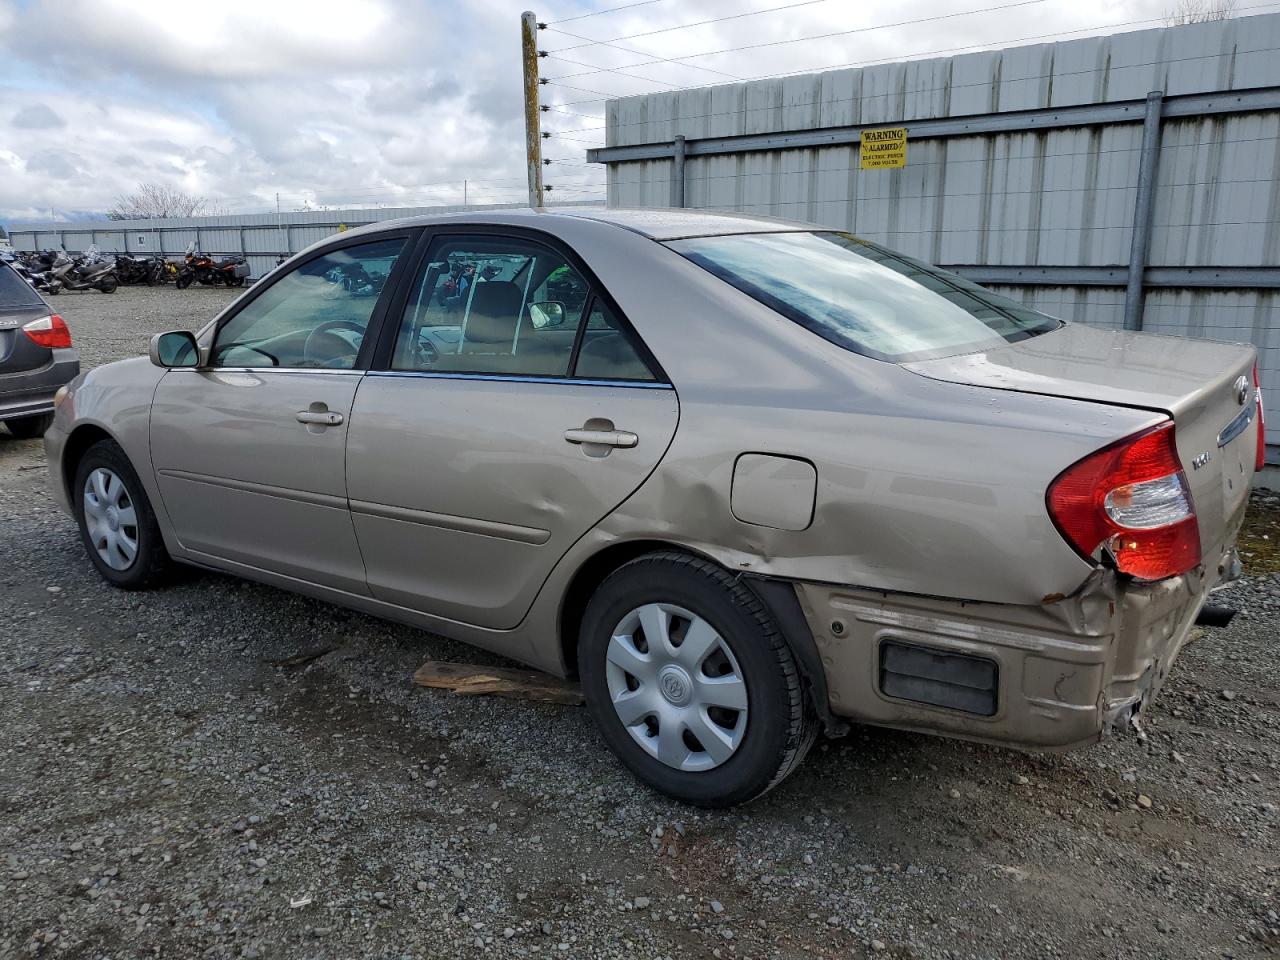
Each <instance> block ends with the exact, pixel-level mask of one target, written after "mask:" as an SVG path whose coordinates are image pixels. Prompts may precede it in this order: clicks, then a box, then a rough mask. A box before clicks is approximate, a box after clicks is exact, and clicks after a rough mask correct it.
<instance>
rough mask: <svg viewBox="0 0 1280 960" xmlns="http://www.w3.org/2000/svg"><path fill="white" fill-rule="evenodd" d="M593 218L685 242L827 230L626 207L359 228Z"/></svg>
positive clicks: (498, 213) (429, 218)
mask: <svg viewBox="0 0 1280 960" xmlns="http://www.w3.org/2000/svg"><path fill="white" fill-rule="evenodd" d="M566 219H572V220H593V221H596V222H598V223H607V224H611V225H613V226H616V227H619V228H621V229H623V230H629V231H630V232H632V233H638V234H640V235H641V236H645V237H648V238H649V239H651V240H659V241H665V240H680V239H684V238H687V237H714V236H724V235H727V234H735V233H781V232H787V231H797V230H815V229H824V228H822V227H817V226H815V225H813V224H806V223H799V222H796V221H794V220H779V219H775V218H773V217H748V216H743V215H742V214H737V213H719V212H715V211H711V210H677V209H628V208H622V207H614V208H610V207H544V208H542V209H538V210H534V209H532V208H530V209H514V210H513V209H506V210H494V211H480V210H469V211H462V212H458V213H442V214H428V215H424V216H419V217H405V218H403V219H399V220H386V221H381V222H378V223H372V224H369V225H368V226H365V227H361V228H359V231H360V232H361V233H367V232H372V231H374V230H380V229H386V228H387V227H396V226H410V227H420V226H431V225H434V224H447V223H475V224H486V223H487V224H494V225H503V226H528V227H535V228H540V229H544V230H547V229H550V230H551V231H552V232H555V226H554V224H555V222H556V221H564V220H566Z"/></svg>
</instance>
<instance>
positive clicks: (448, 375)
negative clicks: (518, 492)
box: [268, 368, 675, 390]
mask: <svg viewBox="0 0 1280 960" xmlns="http://www.w3.org/2000/svg"><path fill="white" fill-rule="evenodd" d="M268 369H272V368H268ZM365 376H366V377H418V378H421V379H424V380H487V381H491V382H497V383H554V384H560V385H563V386H571V387H638V388H639V389H641V390H674V389H675V387H673V386H672V385H671V384H669V383H657V382H652V381H649V380H587V379H578V378H576V377H529V376H520V375H517V374H502V373H452V372H441V371H429V370H370V371H369V372H368V373H366V374H365Z"/></svg>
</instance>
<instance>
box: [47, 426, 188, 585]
mask: <svg viewBox="0 0 1280 960" xmlns="http://www.w3.org/2000/svg"><path fill="white" fill-rule="evenodd" d="M71 502H72V506H73V508H74V510H75V516H76V523H77V524H78V525H79V527H80V540H81V542H83V543H84V548H85V550H86V551H87V552H88V554H89V560H90V561H92V563H93V565H94V566H95V567H97V568H98V573H100V574H102V577H103V579H104V580H106V581H107V582H108V583H110V584H112V585H113V586H117V587H120V588H121V589H123V590H141V589H145V588H147V587H152V586H155V585H157V584H159V583H161V582H163V581H164V580H165V579H166V578H167V577H168V575H169V574H170V572H171V570H172V567H173V561H172V560H171V559H170V558H169V553H168V551H167V550H166V549H165V546H164V539H163V538H162V537H161V535H160V525H159V523H158V522H157V521H156V515H155V511H153V510H152V509H151V501H150V500H148V499H147V492H146V490H145V489H143V486H142V481H141V480H139V479H138V474H137V473H136V472H135V471H134V469H133V465H132V464H131V463H129V458H128V457H127V456H125V452H124V451H123V450H122V449H121V448H120V447H119V445H118V444H116V443H115V441H113V440H100V441H98V442H97V443H95V444H94V445H93V446H92V447H90V448H89V449H88V450H87V451H86V452H85V455H84V457H83V458H82V459H81V460H80V463H79V464H78V465H77V466H76V476H75V481H74V484H73V486H72V489H71Z"/></svg>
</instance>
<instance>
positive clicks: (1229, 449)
mask: <svg viewBox="0 0 1280 960" xmlns="http://www.w3.org/2000/svg"><path fill="white" fill-rule="evenodd" d="M1255 357H1256V351H1255V350H1254V348H1253V347H1252V346H1249V345H1248V344H1235V343H1220V342H1215V341H1206V340H1190V339H1186V338H1183V337H1165V336H1153V335H1151V334H1141V333H1131V332H1127V331H1117V330H1104V329H1099V328H1096V327H1089V326H1086V325H1084V324H1077V323H1072V324H1066V325H1064V326H1063V327H1061V328H1060V329H1058V330H1056V331H1053V332H1051V333H1046V334H1043V335H1041V336H1038V337H1032V338H1029V339H1027V340H1022V341H1018V342H1015V343H1010V344H1007V345H1004V346H1001V347H997V348H995V349H992V350H987V351H984V352H980V353H970V354H963V355H960V356H954V357H943V358H939V359H934V360H923V361H918V362H915V363H908V364H904V366H905V367H906V368H907V369H909V370H912V371H914V372H915V373H918V374H921V375H923V376H927V377H931V378H933V379H937V380H946V381H950V382H953V383H964V384H969V385H973V386H981V387H993V388H996V389H1001V390H1013V391H1017V392H1019V393H1033V394H1042V395H1044V396H1050V397H1064V398H1068V399H1073V400H1084V401H1088V402H1091V403H1101V404H1109V405H1113V406H1123V407H1133V408H1138V409H1144V410H1154V411H1159V412H1162V413H1166V414H1168V415H1169V416H1170V417H1172V418H1173V421H1174V425H1175V435H1176V440H1177V447H1178V456H1179V459H1180V460H1181V461H1182V466H1183V469H1184V471H1185V472H1186V476H1187V482H1188V484H1189V486H1190V488H1191V494H1192V498H1193V500H1194V502H1195V508H1196V516H1197V518H1198V520H1199V527H1200V542H1201V546H1202V548H1203V558H1204V559H1205V560H1206V562H1210V561H1212V562H1214V563H1216V562H1217V558H1218V556H1219V555H1220V553H1221V550H1222V547H1223V545H1224V544H1226V543H1227V542H1228V541H1229V540H1231V539H1232V538H1234V536H1235V533H1236V531H1237V529H1238V528H1239V525H1240V522H1241V521H1242V519H1243V517H1244V510H1245V507H1246V506H1247V503H1248V496H1249V487H1250V483H1251V480H1252V475H1253V470H1254V459H1255V455H1256V449H1257V429H1258V425H1257V417H1256V407H1255V403H1254V388H1253V382H1252V376H1251V372H1252V368H1253V363H1254V360H1255ZM1241 383H1243V384H1244V389H1243V392H1242V391H1241V389H1240V386H1241ZM1241 427H1243V429H1240V428H1241ZM1063 466H1064V467H1065V466H1066V464H1064V465H1063Z"/></svg>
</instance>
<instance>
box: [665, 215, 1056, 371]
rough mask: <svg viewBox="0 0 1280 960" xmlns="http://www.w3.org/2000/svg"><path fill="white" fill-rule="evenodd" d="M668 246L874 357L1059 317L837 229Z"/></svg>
mask: <svg viewBox="0 0 1280 960" xmlns="http://www.w3.org/2000/svg"><path fill="white" fill-rule="evenodd" d="M668 246H670V247H671V248H672V249H673V250H675V251H677V252H678V253H680V254H682V255H684V256H685V257H687V258H688V259H690V260H692V261H693V262H694V263H696V264H698V266H700V267H703V268H704V269H706V270H709V271H710V272H711V273H713V274H715V275H716V276H717V277H719V278H721V279H722V280H725V281H726V282H728V283H730V284H732V285H733V286H735V287H737V288H738V289H739V290H741V291H742V292H743V293H746V294H747V295H748V296H750V297H752V298H754V299H756V300H758V301H760V302H761V303H763V304H764V305H765V306H767V307H770V308H771V309H773V310H776V311H777V312H778V313H780V314H782V315H783V316H785V317H787V318H788V319H790V320H793V321H795V322H796V323H798V324H800V325H801V326H802V327H805V328H806V329H808V330H812V331H813V332H814V333H816V334H818V336H820V337H823V338H825V339H827V340H829V341H831V342H832V343H834V344H836V345H837V346H840V347H844V348H845V349H846V350H852V351H853V352H855V353H861V354H864V355H866V356H869V357H874V358H876V359H878V360H889V361H893V362H896V363H903V362H907V361H912V360H924V359H929V358H932V357H945V356H950V355H953V354H957V353H967V352H971V351H975V350H982V349H985V348H990V347H994V346H1001V345H1003V344H1005V343H1011V342H1013V341H1015V340H1022V339H1025V338H1026V337H1032V336H1036V335H1037V334H1041V333H1046V332H1048V331H1050V330H1056V329H1057V328H1058V327H1059V326H1061V321H1059V320H1055V319H1054V318H1052V317H1049V316H1046V315H1045V314H1042V313H1037V312H1036V311H1034V310H1030V309H1028V308H1027V307H1025V306H1023V305H1022V304H1020V303H1018V302H1017V301H1015V300H1010V299H1008V298H1007V297H1002V296H1000V295H999V294H995V293H992V292H991V291H989V290H984V289H983V288H982V287H979V286H978V285H977V284H974V283H971V282H969V281H968V280H965V279H964V278H962V277H959V276H957V275H956V274H954V273H948V272H947V271H945V270H940V269H938V268H937V267H933V266H930V265H929V264H927V263H923V262H921V261H919V260H914V259H912V258H911V257H905V256H902V255H901V254H897V253H893V252H891V251H889V250H886V249H885V248H883V247H881V246H878V245H876V244H874V243H869V242H868V241H866V240H860V239H859V238H857V237H855V236H852V235H851V234H847V233H836V232H820V233H819V232H815V233H799V232H797V233H756V234H743V235H732V236H721V237H698V238H695V239H691V240H677V241H673V242H671V243H669V244H668Z"/></svg>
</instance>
